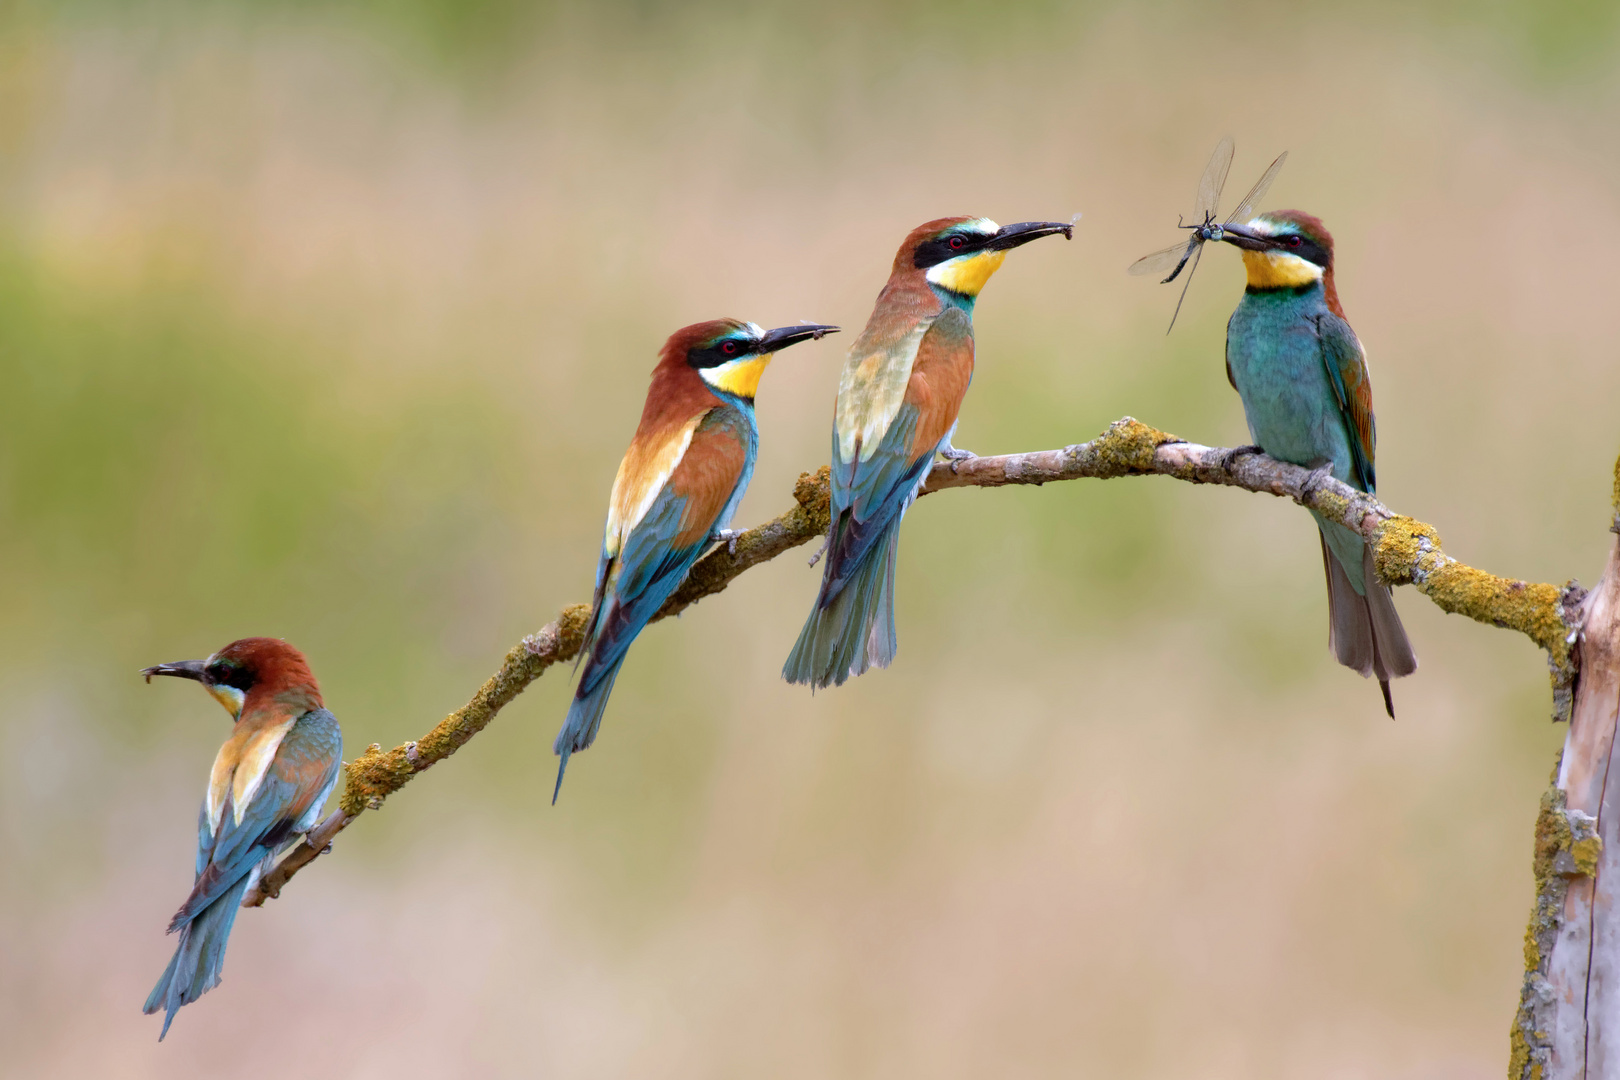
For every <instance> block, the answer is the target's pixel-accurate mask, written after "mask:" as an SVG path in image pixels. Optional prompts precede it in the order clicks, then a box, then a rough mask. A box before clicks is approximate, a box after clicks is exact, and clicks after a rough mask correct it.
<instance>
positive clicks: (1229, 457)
mask: <svg viewBox="0 0 1620 1080" xmlns="http://www.w3.org/2000/svg"><path fill="white" fill-rule="evenodd" d="M1263 453H1265V451H1264V450H1262V449H1260V447H1258V446H1255V445H1254V444H1253V443H1249V444H1247V445H1245V446H1234V447H1232V448H1231V449H1230V450H1227V451H1225V452H1224V453H1222V454H1221V457H1220V462H1221V471H1222V472H1224V473H1230V472H1231V471H1232V464H1233V463H1234V462H1235V461H1237V459H1238V458H1240V457H1248V456H1249V455H1250V454H1263Z"/></svg>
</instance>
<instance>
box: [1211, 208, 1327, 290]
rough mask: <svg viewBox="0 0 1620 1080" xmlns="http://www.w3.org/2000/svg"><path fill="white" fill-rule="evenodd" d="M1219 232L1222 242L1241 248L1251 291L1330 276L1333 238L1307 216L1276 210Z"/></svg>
mask: <svg viewBox="0 0 1620 1080" xmlns="http://www.w3.org/2000/svg"><path fill="white" fill-rule="evenodd" d="M1221 231H1222V236H1221V239H1222V240H1225V241H1226V242H1227V243H1229V244H1234V245H1236V246H1237V247H1240V248H1242V249H1243V266H1244V269H1246V270H1247V271H1248V274H1249V287H1250V288H1251V289H1297V288H1300V287H1302V286H1308V285H1314V284H1316V283H1317V282H1318V281H1321V280H1323V278H1324V277H1330V276H1331V275H1332V273H1333V236H1332V234H1331V233H1329V232H1328V231H1327V226H1325V225H1323V224H1322V220H1321V219H1320V218H1316V217H1312V216H1311V215H1310V214H1306V213H1302V212H1300V211H1298V210H1275V211H1272V212H1270V213H1266V214H1261V215H1260V216H1259V217H1257V218H1255V219H1254V220H1252V221H1250V222H1249V223H1248V224H1247V225H1227V226H1224V227H1223V228H1222V230H1221Z"/></svg>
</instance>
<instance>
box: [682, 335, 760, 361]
mask: <svg viewBox="0 0 1620 1080" xmlns="http://www.w3.org/2000/svg"><path fill="white" fill-rule="evenodd" d="M753 351H754V350H753V346H752V345H751V344H750V343H749V342H747V341H744V340H742V339H740V338H721V339H719V340H718V341H711V342H710V343H709V344H707V345H705V346H703V347H702V348H696V349H690V350H688V351H687V354H686V362H687V363H688V364H691V365H692V366H693V367H695V368H707V367H715V366H717V365H719V364H728V363H730V362H731V361H733V360H737V359H740V358H742V357H744V356H747V355H748V354H749V353H750V352H753Z"/></svg>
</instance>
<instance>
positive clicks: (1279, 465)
mask: <svg viewBox="0 0 1620 1080" xmlns="http://www.w3.org/2000/svg"><path fill="white" fill-rule="evenodd" d="M1148 475H1158V476H1170V477H1174V478H1175V479H1178V480H1185V481H1187V482H1189V483H1195V484H1223V485H1226V486H1229V487H1238V488H1243V489H1244V490H1246V491H1255V492H1265V493H1267V494H1271V495H1278V496H1281V497H1283V498H1288V499H1292V500H1293V501H1295V502H1297V503H1299V504H1300V505H1301V506H1307V507H1310V508H1312V509H1314V510H1317V511H1319V512H1320V513H1322V514H1323V515H1325V516H1326V517H1328V518H1330V519H1332V520H1335V521H1339V522H1342V523H1343V524H1345V525H1347V526H1349V527H1350V528H1352V529H1354V530H1356V531H1357V532H1359V533H1360V534H1361V535H1362V536H1364V537H1366V538H1367V540H1368V541H1369V542H1371V543H1372V544H1373V545H1374V552H1375V554H1376V558H1377V564H1378V572H1379V574H1380V575H1381V576H1382V577H1383V578H1384V579H1385V580H1386V581H1388V582H1389V583H1391V584H1402V585H1405V584H1410V585H1415V586H1417V588H1418V590H1419V591H1420V592H1422V593H1423V594H1424V595H1426V596H1428V597H1429V598H1430V599H1431V600H1433V601H1434V602H1435V603H1436V604H1438V605H1440V607H1442V608H1443V609H1445V610H1446V611H1450V612H1455V613H1458V614H1462V615H1467V616H1469V617H1470V618H1473V619H1477V620H1479V621H1481V622H1486V623H1490V624H1492V625H1495V626H1501V627H1507V628H1510V629H1514V630H1518V631H1520V632H1522V633H1524V634H1527V635H1528V636H1529V637H1530V638H1531V639H1532V640H1533V641H1535V642H1536V644H1538V645H1540V646H1541V647H1542V648H1544V649H1546V650H1547V653H1548V657H1549V661H1550V663H1551V666H1552V669H1553V688H1554V698H1555V702H1557V701H1560V700H1561V701H1563V702H1565V703H1566V706H1565V707H1566V711H1567V702H1568V700H1569V686H1570V682H1571V675H1572V671H1573V669H1572V668H1571V665H1570V647H1569V642H1568V641H1567V640H1566V639H1567V636H1568V625H1567V624H1566V622H1565V620H1564V615H1563V608H1562V601H1563V599H1564V590H1563V589H1560V588H1558V587H1557V586H1553V585H1538V584H1529V583H1526V582H1523V581H1513V580H1510V579H1507V578H1499V577H1496V576H1494V575H1491V574H1487V573H1484V572H1482V571H1479V570H1474V569H1472V568H1470V567H1467V566H1464V565H1463V564H1461V563H1459V562H1457V561H1456V560H1454V559H1452V558H1451V557H1450V556H1448V555H1446V554H1444V553H1443V552H1442V551H1441V550H1440V537H1439V534H1438V533H1436V532H1435V530H1434V529H1433V528H1432V527H1431V526H1428V525H1425V524H1423V523H1422V522H1419V521H1414V520H1413V519H1411V518H1407V517H1401V516H1399V515H1397V514H1395V513H1394V512H1392V511H1390V510H1389V509H1387V508H1386V507H1385V506H1384V505H1383V504H1382V503H1380V502H1379V501H1378V500H1377V499H1375V498H1373V497H1372V496H1371V495H1367V494H1364V493H1362V492H1359V491H1356V490H1355V489H1353V488H1351V487H1349V486H1348V485H1345V484H1342V483H1340V482H1339V481H1337V480H1334V479H1332V478H1331V477H1328V478H1315V477H1313V475H1312V473H1311V472H1310V471H1309V470H1307V469H1303V468H1300V467H1299V466H1297V465H1289V464H1286V463H1284V462H1281V461H1276V460H1274V459H1273V458H1270V457H1267V456H1266V455H1264V454H1261V453H1259V452H1245V451H1241V450H1239V451H1233V450H1227V449H1223V448H1219V447H1208V446H1200V445H1198V444H1196V443H1189V442H1186V441H1184V440H1182V439H1178V438H1176V437H1175V436H1174V435H1168V434H1166V433H1164V432H1162V431H1158V430H1156V429H1154V428H1151V427H1148V426H1147V425H1146V424H1143V423H1140V422H1138V421H1136V420H1133V419H1132V418H1130V417H1125V418H1124V419H1121V420H1116V421H1115V422H1114V423H1113V424H1110V425H1109V427H1108V430H1107V431H1105V432H1104V433H1103V434H1102V435H1100V436H1099V437H1097V438H1096V439H1093V440H1092V441H1091V442H1087V443H1080V444H1077V445H1075V446H1067V447H1064V448H1063V449H1061V450H1041V451H1036V452H1034V453H1028V454H1008V455H1004V456H999V457H979V458H972V459H969V460H966V461H962V462H957V463H954V464H953V463H947V462H941V463H939V464H936V465H935V466H934V468H933V471H932V472H931V473H930V474H929V477H928V480H927V482H926V483H925V485H924V486H923V489H922V494H925V495H926V494H929V493H931V492H935V491H943V490H945V489H946V488H956V487H1003V486H1006V485H1008V484H1037V485H1038V484H1045V483H1048V482H1051V481H1057V480H1077V479H1082V478H1088V477H1089V478H1096V479H1108V478H1112V477H1119V476H1148ZM793 497H794V500H795V505H794V507H793V508H792V509H791V510H789V511H788V512H787V513H785V514H783V515H781V516H780V517H778V518H776V519H775V520H774V521H770V522H767V523H766V524H764V525H761V526H759V527H757V528H754V529H750V530H748V531H747V532H745V533H743V534H742V535H741V536H739V537H738V538H737V542H736V545H735V548H734V549H731V548H728V547H727V546H725V545H722V546H719V547H717V548H715V550H713V551H711V552H709V553H708V554H707V555H705V556H704V557H703V558H702V559H700V560H698V563H697V565H696V566H694V567H693V568H692V572H691V574H690V575H689V576H688V578H687V580H686V582H685V583H684V584H683V585H682V586H681V588H680V590H679V591H677V592H676V594H675V595H674V596H673V597H671V598H670V600H669V603H667V604H665V605H664V607H663V609H662V610H661V611H659V613H658V614H657V615H656V616H655V619H662V618H665V617H667V616H670V615H675V614H678V613H679V612H681V611H682V610H684V609H685V608H687V607H688V606H690V605H692V604H695V603H697V602H698V601H699V600H701V599H703V598H704V597H706V596H711V595H713V594H714V593H717V592H719V591H721V590H722V589H724V588H725V587H726V586H727V585H729V584H730V583H731V581H732V579H733V578H735V577H736V576H737V575H738V574H741V573H742V572H743V571H745V570H747V569H748V568H749V567H752V566H757V565H758V564H760V563H762V562H766V561H768V560H770V559H773V558H775V557H776V556H778V555H780V554H782V552H784V551H787V550H789V549H790V548H793V547H797V546H798V545H800V544H804V543H807V542H809V541H811V540H815V539H818V538H820V537H821V536H822V535H823V534H825V533H826V531H827V526H828V520H829V519H828V513H829V511H828V474H827V469H826V468H822V469H821V470H819V471H818V472H816V473H814V474H809V473H807V474H805V475H803V476H801V477H800V478H799V481H798V483H797V484H796V485H795V487H794V491H793ZM587 614H588V609H587V607H586V605H584V604H575V605H572V606H570V607H567V608H564V609H563V611H562V613H561V614H560V615H559V616H558V618H557V621H556V622H554V623H551V624H550V625H548V626H547V627H545V629H543V630H541V631H540V632H539V633H537V634H534V635H533V636H531V637H528V638H525V639H524V640H523V641H522V642H520V643H519V644H518V645H517V646H515V647H514V648H513V649H512V651H511V652H509V653H507V654H506V659H505V660H504V661H503V662H502V663H501V667H500V670H498V671H497V672H496V673H495V674H494V675H493V676H491V677H490V679H489V681H488V682H486V683H484V685H483V686H482V687H480V688H479V690H478V693H476V694H475V695H473V698H472V700H471V701H469V702H468V703H467V704H466V705H464V706H462V707H461V708H460V709H457V710H456V711H455V712H453V713H451V714H450V715H449V716H447V717H446V718H445V719H444V720H443V721H441V722H440V723H439V725H438V726H437V727H435V728H434V729H433V730H432V731H430V732H428V733H427V734H426V735H424V736H423V737H422V738H421V739H420V740H418V741H416V742H409V743H406V744H404V745H403V746H397V747H395V748H394V749H392V750H383V749H382V748H381V747H380V746H378V745H376V744H375V743H374V744H372V746H371V747H370V748H369V749H368V750H366V752H365V753H364V754H362V755H360V757H358V758H357V759H355V760H354V761H352V762H348V763H347V764H346V765H345V768H344V780H345V783H344V791H343V795H342V797H341V798H340V800H339V804H338V807H339V808H338V809H337V810H336V811H334V812H333V813H332V814H331V815H330V816H329V817H327V818H326V819H325V820H324V821H322V822H321V824H320V825H319V826H317V827H316V829H315V830H314V831H313V832H312V833H311V834H310V838H309V839H307V840H305V841H302V842H300V843H299V844H298V845H297V846H296V847H294V848H293V849H292V851H291V852H289V853H288V854H287V855H286V856H285V857H284V858H283V859H282V861H281V862H280V863H279V864H278V865H277V866H276V867H275V868H273V869H272V870H271V871H270V872H269V873H267V874H266V875H265V876H264V879H263V880H262V881H261V882H260V884H259V885H258V886H256V887H255V888H253V889H250V890H249V891H248V894H247V896H246V897H245V898H244V899H243V901H242V903H243V905H244V906H248V907H252V906H257V905H259V904H262V903H263V902H264V901H265V899H267V898H268V897H273V896H275V895H277V893H279V892H280V890H281V888H282V887H284V886H285V885H286V883H287V881H288V880H289V879H290V878H291V877H292V876H293V875H294V874H296V873H297V872H298V871H299V870H300V869H302V868H303V867H304V866H307V865H308V864H309V863H310V862H312V861H313V860H314V859H315V858H316V857H317V856H319V855H320V854H321V853H322V852H323V851H325V850H328V849H329V845H330V844H331V841H332V838H333V837H335V836H336V835H337V834H338V833H339V832H341V831H342V830H343V829H344V828H346V827H347V826H348V825H349V824H350V823H351V822H352V821H354V819H355V818H357V817H359V816H360V814H361V813H363V812H365V811H366V810H375V809H377V808H378V807H380V806H381V805H382V803H383V800H384V799H386V798H387V797H388V796H389V795H392V794H393V793H394V792H396V791H398V790H399V789H400V788H401V787H403V786H404V785H405V784H406V783H408V782H409V781H410V779H411V778H412V777H413V776H415V775H416V774H417V773H419V772H422V771H423V770H424V769H427V768H429V767H431V766H432V765H434V764H435V763H437V762H439V761H442V760H444V759H445V758H447V757H449V756H450V755H451V754H453V753H455V752H456V751H457V750H458V749H460V748H461V747H462V746H463V745H464V744H465V743H466V742H467V740H469V739H471V738H472V737H473V736H474V735H476V734H478V732H480V731H482V730H483V729H484V727H485V726H486V725H487V724H488V723H489V722H490V721H491V720H493V719H494V718H495V714H496V713H498V712H499V711H500V710H501V709H502V708H504V707H505V706H506V705H507V704H508V703H509V702H511V700H512V699H513V698H515V697H517V695H518V694H520V693H522V692H523V689H524V688H525V687H526V686H528V685H529V683H531V682H533V681H534V680H535V679H537V678H539V677H540V676H541V675H542V674H543V673H544V672H545V670H546V669H547V668H549V667H550V666H551V665H553V664H555V663H558V662H560V661H566V660H571V659H573V658H574V656H576V655H577V654H578V652H579V650H580V648H581V646H582V645H583V644H584V630H585V620H586V617H587Z"/></svg>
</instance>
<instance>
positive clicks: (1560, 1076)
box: [1508, 461, 1620, 1080]
mask: <svg viewBox="0 0 1620 1080" xmlns="http://www.w3.org/2000/svg"><path fill="white" fill-rule="evenodd" d="M1615 509H1616V515H1615V522H1614V526H1613V529H1614V531H1615V532H1616V534H1617V535H1616V537H1615V539H1614V540H1613V541H1612V542H1611V544H1610V547H1609V561H1608V565H1607V566H1606V567H1605V568H1604V570H1603V577H1602V578H1601V579H1600V580H1599V581H1598V583H1597V586H1596V587H1595V588H1593V590H1592V592H1591V593H1590V594H1588V595H1587V596H1586V597H1585V598H1584V599H1583V600H1580V601H1579V602H1578V603H1576V604H1572V605H1571V614H1572V618H1571V620H1570V621H1571V623H1572V625H1573V626H1575V627H1578V630H1577V631H1575V632H1573V633H1572V634H1571V637H1572V638H1574V639H1575V664H1574V666H1575V668H1576V670H1577V675H1576V679H1575V685H1574V708H1573V710H1572V713H1571V716H1570V725H1569V732H1568V734H1567V735H1566V736H1565V739H1564V749H1563V752H1562V754H1560V755H1559V763H1558V767H1557V768H1556V769H1555V770H1554V772H1553V781H1552V786H1551V787H1550V788H1548V790H1547V793H1546V794H1545V795H1543V796H1542V798H1541V813H1540V815H1539V816H1538V817H1537V819H1536V844H1535V858H1534V860H1533V866H1534V870H1535V879H1536V900H1535V906H1534V907H1533V908H1532V909H1531V912H1530V925H1529V928H1528V929H1526V930H1525V935H1524V967H1525V973H1524V983H1523V986H1522V987H1521V989H1520V993H1519V1011H1518V1014H1517V1015H1516V1016H1515V1017H1514V1021H1513V1028H1512V1031H1511V1045H1512V1056H1511V1058H1510V1060H1509V1065H1508V1076H1509V1077H1511V1078H1513V1080H1588V1078H1590V1080H1596V1078H1598V1077H1611V1076H1617V1075H1620V773H1617V772H1615V770H1614V768H1613V766H1614V765H1615V763H1616V762H1615V756H1616V753H1617V740H1616V738H1615V732H1616V724H1617V722H1620V461H1617V462H1616V463H1615Z"/></svg>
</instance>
